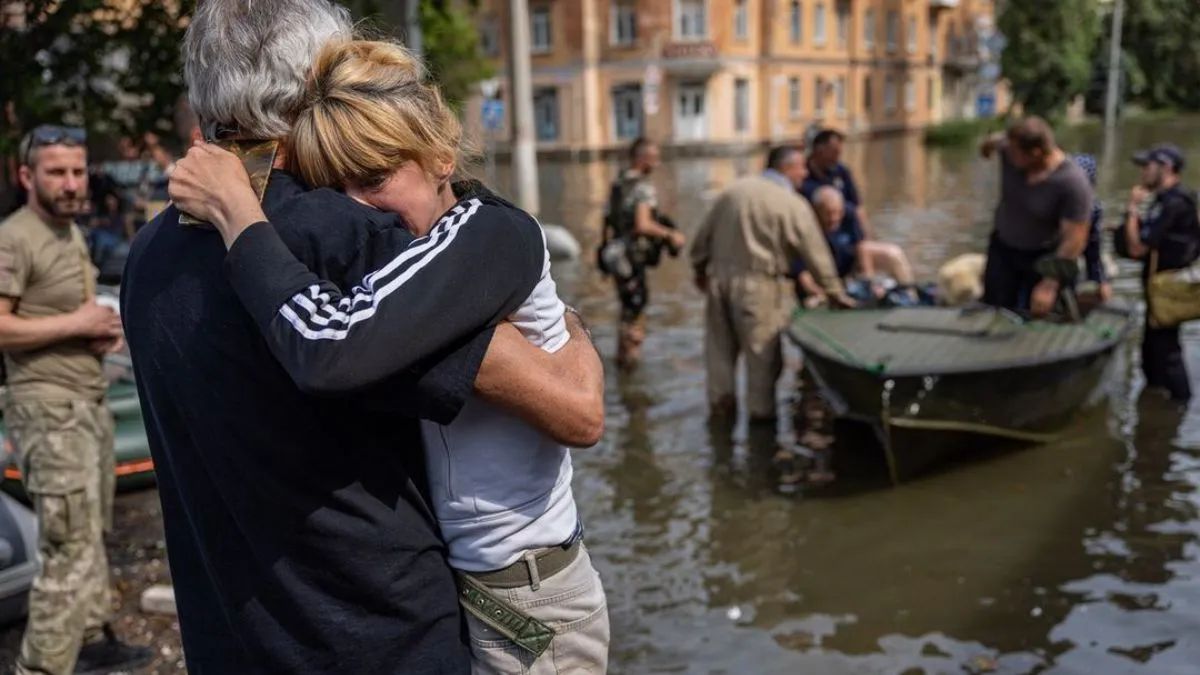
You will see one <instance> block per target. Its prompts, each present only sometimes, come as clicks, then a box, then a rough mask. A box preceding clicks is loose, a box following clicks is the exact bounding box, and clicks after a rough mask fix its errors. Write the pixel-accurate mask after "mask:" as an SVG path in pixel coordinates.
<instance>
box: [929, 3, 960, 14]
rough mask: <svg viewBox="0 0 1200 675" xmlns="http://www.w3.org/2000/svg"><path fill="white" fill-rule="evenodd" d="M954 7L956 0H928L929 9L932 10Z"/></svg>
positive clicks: (956, 4)
mask: <svg viewBox="0 0 1200 675" xmlns="http://www.w3.org/2000/svg"><path fill="white" fill-rule="evenodd" d="M956 7H958V0H929V9H930V11H933V12H936V11H938V10H940V9H954V8H956Z"/></svg>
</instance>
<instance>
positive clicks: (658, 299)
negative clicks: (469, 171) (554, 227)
mask: <svg viewBox="0 0 1200 675" xmlns="http://www.w3.org/2000/svg"><path fill="white" fill-rule="evenodd" d="M1198 131H1200V119H1186V118H1184V119H1176V120H1170V121H1153V122H1149V121H1147V122H1132V123H1128V124H1126V125H1124V127H1123V128H1122V129H1121V132H1120V135H1119V138H1120V144H1119V147H1117V148H1116V149H1115V150H1114V151H1113V153H1112V154H1111V158H1110V160H1109V162H1108V163H1107V164H1106V165H1105V167H1104V168H1103V169H1102V171H1103V175H1102V178H1101V182H1102V188H1101V189H1102V192H1103V194H1104V196H1105V202H1106V204H1107V205H1108V210H1107V216H1108V218H1109V219H1110V220H1113V219H1115V218H1117V217H1118V216H1119V211H1120V209H1121V206H1122V205H1123V204H1124V202H1125V200H1124V195H1125V194H1126V192H1127V190H1128V187H1129V186H1130V185H1131V184H1132V181H1133V180H1134V179H1135V177H1136V168H1135V167H1133V166H1132V165H1131V164H1130V163H1129V161H1128V157H1129V155H1130V154H1131V153H1132V152H1133V151H1134V150H1135V149H1137V148H1139V147H1142V146H1145V145H1149V144H1152V143H1154V142H1162V141H1172V142H1176V143H1179V144H1181V145H1183V146H1185V147H1187V148H1189V149H1190V150H1191V151H1192V155H1193V157H1195V158H1196V159H1197V160H1198V163H1200V134H1198V133H1196V132H1198ZM1063 136H1064V137H1063V138H1062V139H1060V140H1061V141H1062V144H1063V145H1064V147H1066V148H1067V149H1069V150H1072V151H1088V152H1093V153H1096V154H1098V155H1099V154H1101V153H1100V151H1101V148H1102V145H1103V144H1102V138H1101V133H1100V130H1099V129H1098V128H1088V127H1085V128H1080V129H1073V130H1071V131H1070V132H1068V133H1065V134H1064V135H1063ZM846 160H847V162H848V163H849V164H850V166H851V167H852V168H853V169H855V170H856V172H857V174H858V176H859V177H860V178H861V179H862V181H863V184H864V187H865V199H866V205H867V208H868V209H869V213H870V215H871V218H872V221H873V223H874V225H875V227H876V229H877V231H878V233H879V235H880V236H881V237H882V238H885V239H888V240H892V241H896V242H898V243H900V244H902V245H903V247H904V248H905V250H906V251H907V252H908V254H909V256H910V257H911V258H912V259H913V262H914V264H915V265H916V267H917V269H918V271H919V273H920V274H922V275H923V276H924V277H926V278H931V277H932V274H933V272H934V271H935V270H936V268H937V266H938V264H939V263H940V262H941V261H943V260H945V259H947V258H948V257H950V256H952V255H955V254H957V253H962V252H966V251H972V250H981V248H982V246H983V243H984V239H985V236H986V234H987V230H988V227H989V218H990V213H991V209H992V207H993V205H994V203H995V198H996V194H997V189H998V184H997V183H998V180H997V178H998V176H997V169H996V166H995V164H994V163H991V162H985V161H983V160H981V159H979V158H978V157H977V156H976V154H975V153H974V151H973V149H971V148H962V149H936V150H928V149H926V148H924V147H923V145H922V144H921V141H920V139H919V138H916V137H892V138H886V139H878V140H871V141H865V142H857V143H851V144H850V145H849V146H848V148H847V156H846ZM760 166H761V157H757V156H756V157H744V158H728V159H726V158H722V159H681V160H673V161H671V162H668V163H667V164H666V165H665V166H664V167H663V168H662V170H661V171H660V174H659V175H658V176H656V182H657V184H658V186H659V189H660V193H661V195H662V202H663V204H662V205H663V207H664V210H665V211H667V212H669V213H671V214H672V215H673V216H675V217H676V218H677V220H678V222H680V223H681V226H682V227H683V228H684V229H685V230H690V229H693V228H694V227H695V226H696V224H697V223H698V221H699V219H700V218H701V217H702V215H703V213H704V211H705V209H706V208H707V206H708V204H709V203H710V202H711V200H712V198H713V197H714V196H715V195H716V194H717V193H718V192H719V190H720V188H721V187H722V186H724V185H726V184H728V183H729V182H730V181H732V180H733V179H734V178H736V177H737V176H739V175H742V174H744V173H746V172H749V171H756V170H758V169H759V167H760ZM614 171H615V165H612V164H605V163H590V164H580V163H560V164H553V165H545V164H544V165H543V166H542V167H541V178H540V180H541V185H542V200H543V204H542V212H541V216H542V220H543V221H544V222H550V223H562V224H564V225H566V226H567V227H568V228H569V229H571V230H572V231H573V232H574V233H575V234H576V235H577V236H578V237H579V238H580V239H581V240H582V241H583V242H584V248H585V251H588V252H590V250H591V248H592V246H593V244H594V242H595V240H596V238H597V231H598V227H599V222H600V213H601V209H602V207H603V203H604V201H605V198H606V194H607V181H608V180H609V178H610V177H611V175H612V174H613V172H614ZM1192 175H1195V176H1200V173H1196V174H1189V178H1190V177H1191V176H1192ZM503 179H504V176H501V183H500V184H501V186H503ZM1193 184H1195V182H1193ZM555 275H556V277H557V279H558V280H559V283H560V287H561V290H562V293H563V295H564V296H565V297H566V298H567V299H568V301H569V302H572V303H574V304H576V305H578V306H579V307H580V308H581V309H582V310H583V312H584V313H585V315H587V316H589V317H590V318H591V319H592V320H593V322H594V324H595V325H594V332H595V335H596V339H597V341H598V343H599V346H600V348H601V350H602V351H603V353H604V355H605V358H606V360H607V362H608V363H609V364H611V363H612V361H611V359H612V355H613V352H614V349H615V345H614V342H615V337H614V332H615V320H616V319H615V309H616V308H615V302H614V300H613V297H612V293H611V291H610V289H609V287H608V285H607V284H606V283H605V282H604V280H603V279H602V278H601V277H600V276H599V275H598V274H597V273H596V272H595V271H594V270H592V269H591V267H590V264H588V262H586V261H585V262H583V263H567V264H557V265H556V267H555ZM651 287H652V290H651V298H652V300H651V307H650V310H649V317H648V328H649V338H648V341H647V343H646V349H645V351H646V354H645V361H644V363H643V365H642V367H641V369H640V370H639V371H638V372H636V373H634V374H631V375H619V374H618V373H617V372H616V370H615V369H613V368H610V374H609V379H608V391H607V404H608V410H609V414H608V430H607V434H606V436H605V439H604V441H603V442H602V443H601V444H600V445H599V446H598V447H596V448H594V449H592V450H587V451H581V452H579V453H578V454H576V480H575V488H576V498H577V499H578V501H579V502H580V504H581V507H582V511H583V514H584V516H585V519H586V525H587V528H588V546H589V547H590V549H591V551H592V555H593V558H594V559H595V561H596V565H597V567H598V568H599V570H600V572H601V574H602V575H603V577H604V581H605V585H606V588H607V591H608V598H609V607H610V613H611V617H612V632H613V650H612V658H613V672H619V673H656V672H662V673H739V674H740V673H801V672H803V673H895V674H900V673H905V674H907V673H921V672H924V673H963V672H1000V673H1034V672H1053V673H1088V674H1089V675H1094V674H1098V673H1153V674H1156V675H1157V674H1163V673H1198V672H1200V450H1197V449H1196V448H1200V414H1198V415H1192V416H1189V415H1188V414H1187V413H1186V412H1185V411H1180V410H1177V409H1175V408H1174V407H1173V406H1172V405H1171V404H1169V403H1167V402H1166V401H1163V400H1160V399H1158V398H1156V397H1152V396H1150V395H1147V396H1144V397H1143V396H1139V394H1140V390H1141V386H1142V385H1141V379H1140V374H1138V369H1137V367H1136V358H1137V355H1136V346H1135V345H1132V344H1131V345H1129V346H1128V347H1127V348H1125V349H1123V350H1122V351H1121V353H1120V355H1119V358H1118V360H1117V362H1116V363H1115V364H1114V365H1115V367H1114V368H1113V371H1112V375H1111V378H1110V379H1109V381H1108V382H1107V385H1106V386H1107V389H1108V391H1109V392H1110V393H1111V398H1110V400H1109V402H1108V404H1107V405H1106V406H1105V407H1104V408H1103V409H1101V410H1098V411H1095V412H1093V413H1092V414H1090V415H1087V416H1085V417H1083V418H1082V419H1081V420H1080V421H1079V423H1078V426H1077V427H1076V428H1075V429H1074V431H1073V433H1071V434H1070V436H1069V440H1066V441H1064V442H1060V443H1057V444H1054V445H1048V446H1041V447H1024V448H1022V447H1017V448H1009V449H1006V450H1003V451H999V452H996V451H989V452H986V453H985V452H984V451H982V450H980V449H978V448H975V447H973V446H971V447H963V453H962V454H963V455H964V456H966V457H967V458H968V460H966V461H963V462H960V463H958V464H956V465H954V466H944V467H942V468H941V470H937V471H934V472H933V473H928V474H925V475H923V476H921V477H919V478H917V479H915V480H912V481H911V482H908V483H906V484H904V485H901V486H900V487H896V488H893V487H891V486H890V485H889V484H888V481H887V478H886V471H885V469H884V465H883V460H882V458H881V457H882V456H881V455H879V454H878V451H877V448H873V447H872V444H873V441H872V440H871V437H870V436H869V435H868V434H863V433H848V432H846V433H842V434H841V435H840V437H839V438H838V439H837V442H836V444H835V448H834V452H835V453H836V454H837V456H839V457H843V456H855V457H858V458H859V459H858V460H857V461H855V462H853V463H852V465H851V466H849V467H848V468H847V467H839V468H838V474H837V479H836V481H835V482H834V484H833V485H832V486H829V487H826V488H824V489H819V490H818V489H804V488H803V487H800V488H797V486H796V485H795V484H794V483H793V482H790V481H788V480H786V476H785V475H783V474H781V471H780V469H779V467H778V466H777V465H776V464H775V463H774V462H773V461H772V457H773V455H775V453H776V451H777V449H778V448H779V447H780V446H781V445H782V446H783V447H785V448H786V447H788V446H789V445H790V444H792V443H794V438H795V436H796V435H797V434H795V433H794V432H793V431H792V426H793V425H792V423H791V420H790V419H785V421H784V422H783V423H782V428H781V429H779V430H778V431H777V432H775V431H766V432H762V431H757V430H756V431H751V430H749V429H748V428H747V427H746V425H745V424H741V425H739V426H737V427H736V428H734V429H732V430H730V429H720V428H716V429H714V428H710V427H709V425H708V423H707V422H706V419H705V401H704V362H703V358H702V351H703V324H702V316H703V312H702V310H703V305H702V298H701V296H700V295H699V294H698V293H697V292H695V291H694V290H693V289H692V288H691V285H690V279H689V271H688V268H687V265H686V264H685V263H684V262H683V261H671V260H668V261H667V262H666V263H665V264H664V265H663V267H662V268H660V269H658V270H656V271H655V272H654V273H653V274H652V278H651ZM1117 289H1118V293H1120V294H1122V295H1125V296H1127V297H1128V298H1129V299H1131V300H1133V301H1136V300H1137V294H1138V285H1137V281H1136V270H1135V268H1132V267H1128V266H1122V268H1121V278H1120V279H1119V281H1118V283H1117ZM1189 346H1190V347H1191V346H1197V345H1189ZM1196 351H1197V350H1195V349H1189V352H1190V356H1191V357H1192V358H1191V362H1192V363H1193V364H1196V367H1194V368H1193V372H1194V373H1200V359H1198V358H1196V356H1197V354H1196V353H1192V352H1196ZM790 361H791V368H789V370H790V371H792V372H791V373H790V374H789V375H788V376H787V377H785V381H784V382H783V383H782V384H781V390H780V391H781V396H782V398H783V402H782V403H781V408H782V409H783V410H784V411H785V412H790V411H792V410H793V409H795V408H796V407H797V402H796V401H795V399H796V398H797V396H798V390H797V386H796V384H795V379H796V378H795V372H794V371H795V369H796V364H797V363H798V355H796V354H792V355H791V356H790ZM1197 412H1200V411H1197ZM785 418H790V415H785ZM851 431H852V430H851Z"/></svg>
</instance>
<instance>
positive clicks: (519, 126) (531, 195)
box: [508, 0, 541, 216]
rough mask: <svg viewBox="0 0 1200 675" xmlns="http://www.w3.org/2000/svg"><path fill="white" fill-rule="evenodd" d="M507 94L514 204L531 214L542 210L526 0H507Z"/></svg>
mask: <svg viewBox="0 0 1200 675" xmlns="http://www.w3.org/2000/svg"><path fill="white" fill-rule="evenodd" d="M509 10H510V13H509V21H508V24H509V41H508V58H509V73H508V82H509V87H508V95H509V96H510V97H511V100H510V103H511V104H512V144H511V146H512V163H513V164H512V166H513V187H514V188H515V191H516V197H517V206H520V207H521V208H522V209H525V210H526V211H528V212H529V213H531V214H533V215H535V216H536V215H537V213H538V211H539V210H541V203H540V201H541V200H540V199H539V195H538V176H537V146H536V145H535V140H534V135H533V132H534V126H533V84H532V79H533V75H532V66H531V65H530V61H529V49H530V44H529V30H530V29H529V2H528V0H509Z"/></svg>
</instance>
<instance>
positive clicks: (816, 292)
mask: <svg viewBox="0 0 1200 675" xmlns="http://www.w3.org/2000/svg"><path fill="white" fill-rule="evenodd" d="M797 280H798V281H799V282H800V288H802V289H804V292H805V294H807V295H810V296H814V297H818V298H824V297H825V289H824V288H821V284H818V283H817V280H816V279H814V278H813V275H812V272H809V271H808V270H804V271H803V272H801V273H800V276H799V277H797Z"/></svg>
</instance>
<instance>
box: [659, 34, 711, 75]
mask: <svg viewBox="0 0 1200 675" xmlns="http://www.w3.org/2000/svg"><path fill="white" fill-rule="evenodd" d="M662 59H663V64H662V67H663V70H664V71H666V72H667V73H669V74H671V75H673V76H675V77H694V78H704V77H708V76H710V75H712V74H713V73H715V72H717V71H718V70H720V69H721V59H720V55H719V54H718V53H717V46H716V45H715V44H713V43H712V42H675V43H672V44H668V45H667V46H665V47H663V50H662Z"/></svg>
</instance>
